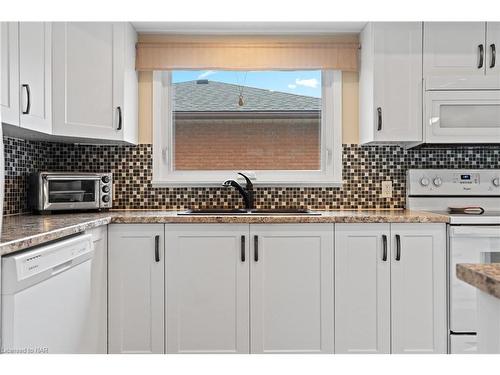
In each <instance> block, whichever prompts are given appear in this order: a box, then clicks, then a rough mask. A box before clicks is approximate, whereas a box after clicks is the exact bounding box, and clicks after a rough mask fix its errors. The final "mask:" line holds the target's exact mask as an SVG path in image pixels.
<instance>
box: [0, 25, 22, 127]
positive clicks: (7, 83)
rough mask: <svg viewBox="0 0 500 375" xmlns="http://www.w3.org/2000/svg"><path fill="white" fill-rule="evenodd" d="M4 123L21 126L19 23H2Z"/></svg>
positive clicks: (0, 52)
mask: <svg viewBox="0 0 500 375" xmlns="http://www.w3.org/2000/svg"><path fill="white" fill-rule="evenodd" d="M0 48H1V49H0V59H1V60H0V85H1V87H0V89H1V92H0V106H1V111H2V122H4V123H6V124H10V125H16V126H17V125H19V23H18V22H0Z"/></svg>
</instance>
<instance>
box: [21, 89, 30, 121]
mask: <svg viewBox="0 0 500 375" xmlns="http://www.w3.org/2000/svg"><path fill="white" fill-rule="evenodd" d="M23 87H24V89H25V90H26V109H25V110H24V111H23V115H28V114H29V113H30V111H31V91H30V85H28V84H23Z"/></svg>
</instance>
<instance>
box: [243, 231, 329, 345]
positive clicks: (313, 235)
mask: <svg viewBox="0 0 500 375" xmlns="http://www.w3.org/2000/svg"><path fill="white" fill-rule="evenodd" d="M250 237H251V246H250V249H251V251H250V283H251V284H250V317H251V322H250V326H251V338H250V342H251V352H252V353H333V345H334V327H333V324H334V310H333V305H334V290H333V225H332V224H271V225H267V224H262V225H260V224H257V225H251V226H250Z"/></svg>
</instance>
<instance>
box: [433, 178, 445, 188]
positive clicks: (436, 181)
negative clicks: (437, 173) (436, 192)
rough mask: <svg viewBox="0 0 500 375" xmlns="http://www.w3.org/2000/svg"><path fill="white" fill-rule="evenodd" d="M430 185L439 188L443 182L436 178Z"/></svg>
mask: <svg viewBox="0 0 500 375" xmlns="http://www.w3.org/2000/svg"><path fill="white" fill-rule="evenodd" d="M432 183H433V184H434V185H435V186H441V185H442V184H443V180H441V178H439V177H436V178H435V179H434V180H432Z"/></svg>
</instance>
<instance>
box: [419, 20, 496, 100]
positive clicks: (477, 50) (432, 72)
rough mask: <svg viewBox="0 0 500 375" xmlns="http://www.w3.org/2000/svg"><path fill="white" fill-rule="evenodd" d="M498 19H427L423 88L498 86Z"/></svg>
mask: <svg viewBox="0 0 500 375" xmlns="http://www.w3.org/2000/svg"><path fill="white" fill-rule="evenodd" d="M499 41H500V23H498V22H487V23H486V22H426V23H425V24H424V79H425V89H426V90H460V89H463V90H467V89H484V90H486V89H499V88H500V74H499V70H498V64H497V61H496V48H497V47H498V43H499Z"/></svg>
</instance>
